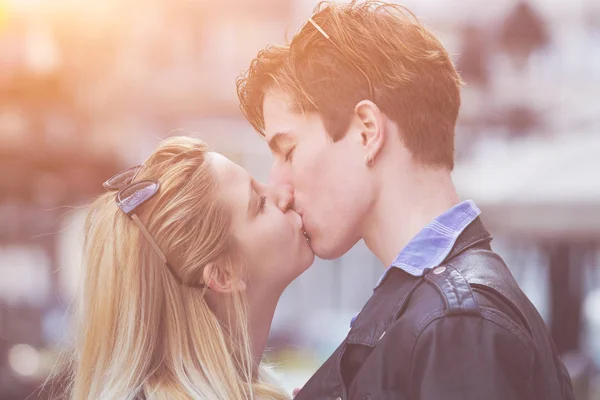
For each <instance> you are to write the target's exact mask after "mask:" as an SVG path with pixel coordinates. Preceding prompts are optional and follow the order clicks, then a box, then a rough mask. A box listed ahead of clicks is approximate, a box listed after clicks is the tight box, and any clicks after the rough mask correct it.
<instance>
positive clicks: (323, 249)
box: [310, 241, 352, 260]
mask: <svg viewBox="0 0 600 400" xmlns="http://www.w3.org/2000/svg"><path fill="white" fill-rule="evenodd" d="M310 247H311V248H312V251H313V253H315V256H317V257H319V258H320V259H322V260H335V259H336V258H340V257H341V256H343V255H344V254H346V252H348V250H350V249H349V248H348V249H346V248H345V246H344V247H342V246H332V245H331V244H327V243H320V242H319V241H316V242H311V243H310ZM350 247H352V246H350Z"/></svg>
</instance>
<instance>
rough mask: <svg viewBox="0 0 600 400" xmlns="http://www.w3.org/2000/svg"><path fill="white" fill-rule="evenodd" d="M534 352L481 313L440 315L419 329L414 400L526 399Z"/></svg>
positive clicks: (412, 381)
mask: <svg viewBox="0 0 600 400" xmlns="http://www.w3.org/2000/svg"><path fill="white" fill-rule="evenodd" d="M533 362H534V353H533V350H532V348H531V345H530V343H529V342H528V339H527V338H526V337H524V336H523V335H519V334H518V332H515V331H511V330H510V327H508V328H507V327H506V326H504V325H503V324H498V323H496V322H495V321H492V320H490V319H486V318H484V317H482V316H480V315H455V316H443V317H440V318H438V319H435V320H433V321H432V322H430V323H429V324H428V325H427V326H425V328H423V329H422V330H421V332H420V333H419V335H418V337H417V341H416V344H415V347H414V349H413V354H412V359H411V365H410V376H409V382H410V385H411V388H410V392H411V398H412V399H415V400H437V399H445V400H453V399H456V400H459V399H460V400H476V399H477V400H480V399H486V400H505V399H514V400H520V399H522V400H526V399H532V398H534V396H533V394H532V393H530V385H529V381H530V374H531V371H532V369H533Z"/></svg>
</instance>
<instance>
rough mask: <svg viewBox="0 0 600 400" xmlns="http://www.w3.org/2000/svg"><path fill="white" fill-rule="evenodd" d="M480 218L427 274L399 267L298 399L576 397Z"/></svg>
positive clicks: (541, 326) (544, 330)
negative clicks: (493, 247)
mask: <svg viewBox="0 0 600 400" xmlns="http://www.w3.org/2000/svg"><path fill="white" fill-rule="evenodd" d="M490 241H491V236H490V235H489V233H488V232H487V231H486V230H485V228H484V227H483V224H482V223H481V221H480V219H476V220H475V221H474V222H473V223H471V224H470V225H469V226H468V227H467V228H466V229H465V231H464V232H463V233H462V234H461V235H460V237H459V238H458V240H457V242H456V244H455V245H454V248H453V249H452V251H451V252H450V254H449V256H448V257H447V258H446V260H445V261H444V262H443V263H442V264H441V265H440V266H438V267H436V268H434V269H433V270H430V271H428V272H427V273H426V274H424V276H423V277H413V276H410V275H409V274H407V273H405V272H403V271H401V270H399V269H394V270H392V271H390V273H389V274H388V275H387V277H386V279H385V280H384V282H383V283H382V284H381V285H380V286H379V287H378V288H377V289H376V290H375V292H374V294H373V296H372V297H371V298H370V299H369V301H368V302H367V304H366V305H365V307H364V308H363V310H362V311H361V313H360V314H359V316H358V318H357V319H356V320H355V322H354V324H353V326H352V328H351V329H350V331H349V333H348V336H347V337H346V339H345V340H344V342H343V343H342V344H341V345H340V346H339V348H338V349H337V350H336V351H335V352H334V353H333V355H332V356H331V357H330V358H329V359H328V360H327V361H326V362H325V364H324V365H323V366H322V367H321V368H320V369H319V370H318V371H317V373H316V374H315V375H314V376H313V377H312V378H311V379H310V380H309V381H308V382H307V383H306V385H305V386H304V387H303V389H302V390H301V391H300V393H299V394H298V395H297V396H296V398H295V399H296V400H308V399H310V400H316V399H318V400H321V399H323V400H324V399H350V400H367V399H373V400H384V399H411V400H412V399H414V400H417V399H419V400H434V399H435V400H438V399H444V400H453V399H456V400H471V399H473V400H475V399H477V400H481V399H485V400H496V399H497V400H500V399H502V400H506V399H522V400H533V399H539V400H542V399H543V400H554V399H556V400H558V399H574V395H573V389H572V385H571V380H570V378H569V375H568V373H567V371H566V369H565V367H564V365H563V364H562V362H561V361H560V359H559V357H558V355H557V353H556V350H555V347H554V343H553V342H552V339H551V337H550V334H549V332H548V330H547V328H546V326H545V324H544V322H543V320H542V318H541V317H540V315H539V314H538V312H537V311H536V309H535V308H534V306H533V305H532V304H531V302H530V301H529V300H528V299H527V297H526V296H525V294H524V293H523V292H522V291H521V289H520V288H519V286H518V285H517V283H516V281H515V280H514V278H513V276H512V275H511V273H510V272H509V270H508V268H507V267H506V265H505V264H504V262H503V261H502V259H501V258H500V257H499V256H498V255H497V254H495V253H494V252H492V251H491V248H490V247H489V242H490Z"/></svg>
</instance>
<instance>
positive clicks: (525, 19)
mask: <svg viewBox="0 0 600 400" xmlns="http://www.w3.org/2000/svg"><path fill="white" fill-rule="evenodd" d="M315 4H316V1H313V0H252V1H251V0H222V1H220V2H216V3H215V2H208V1H204V0H196V1H193V0H168V1H167V0H144V1H140V0H103V1H98V2H90V1H84V0H0V400H21V399H25V398H28V396H29V398H41V399H44V398H46V397H47V395H48V392H49V389H48V388H46V389H45V390H42V391H40V390H36V388H38V387H39V385H40V384H41V383H42V382H43V381H44V379H45V377H46V376H47V374H48V372H49V371H50V370H51V368H52V367H53V365H54V361H55V357H56V352H57V349H58V346H59V345H60V344H61V343H62V342H63V341H64V340H65V338H66V336H65V333H66V328H67V326H68V322H69V319H68V315H67V308H68V307H69V304H70V302H71V301H72V298H73V297H72V296H73V294H74V292H75V290H76V285H77V276H78V272H79V270H80V267H81V266H80V239H81V228H82V219H83V216H84V215H85V205H86V204H87V203H89V202H90V201H91V199H92V198H93V197H94V196H95V195H97V194H99V193H100V192H101V189H102V188H101V183H102V182H103V181H104V180H105V179H106V178H108V177H109V176H111V175H112V174H113V173H115V172H117V171H119V170H122V169H124V168H126V167H129V166H131V165H134V164H137V163H139V162H140V161H143V159H144V158H145V156H146V155H147V154H148V153H149V152H150V151H151V150H152V149H153V148H154V146H155V145H156V144H157V143H158V142H159V141H160V140H161V139H162V138H165V137H167V136H169V135H173V134H192V135H195V136H198V137H200V138H202V139H204V140H206V141H207V142H209V143H210V144H211V145H212V146H213V147H214V148H215V149H216V150H217V151H219V152H222V153H223V154H225V155H227V156H228V157H229V158H231V159H232V160H233V161H235V162H237V163H239V164H240V165H242V166H243V167H245V168H246V169H248V170H249V171H250V172H251V173H252V174H253V175H254V176H255V177H257V178H258V179H259V180H263V181H264V180H266V178H267V176H268V172H269V168H270V164H271V156H270V154H269V152H268V149H267V147H266V146H265V145H264V143H263V142H262V140H261V139H260V138H259V137H258V136H257V135H256V134H255V133H254V132H253V131H252V129H251V127H250V126H249V124H248V123H246V121H245V120H244V119H243V118H242V116H241V114H240V112H239V109H238V103H237V97H236V93H235V78H236V77H237V76H238V75H239V74H240V72H241V71H242V70H245V69H246V68H247V66H248V65H249V62H250V60H251V59H252V57H253V56H254V55H255V54H256V52H257V51H258V50H259V49H261V48H263V47H264V46H265V45H266V44H267V43H281V42H282V41H284V38H285V36H286V34H287V36H288V37H291V36H292V35H293V34H294V33H295V32H296V30H297V29H298V28H299V27H300V26H301V24H302V23H303V22H304V21H305V20H306V18H307V17H308V16H310V15H311V12H312V8H313V7H314V6H315ZM402 4H404V5H407V6H409V7H410V8H411V9H412V10H413V11H414V12H415V13H416V14H417V15H418V16H419V17H421V18H422V20H423V21H424V22H425V24H426V25H428V26H429V27H430V28H432V29H433V30H434V31H435V32H436V33H437V34H438V35H439V37H440V38H441V39H442V41H443V42H444V44H445V45H446V47H447V48H448V49H449V50H450V52H451V53H452V54H453V57H454V60H455V62H456V63H457V65H458V68H459V70H460V71H461V73H462V75H463V77H464V79H465V81H466V82H467V86H466V87H465V89H464V91H463V107H462V109H461V115H460V121H459V125H458V127H457V167H456V171H455V173H454V178H455V181H456V184H457V186H458V188H459V192H460V194H461V196H462V197H463V198H465V199H466V198H472V199H474V200H475V201H476V202H477V204H478V205H479V206H480V207H481V208H482V210H483V219H484V222H485V223H486V224H487V226H488V229H490V230H491V232H492V234H493V235H494V236H495V238H496V239H495V241H494V242H493V246H494V249H495V250H496V251H497V252H498V253H500V255H501V256H503V257H504V258H505V260H506V261H507V263H508V265H509V267H510V268H511V270H512V272H513V274H514V275H515V276H516V278H517V279H518V281H519V283H520V284H521V285H522V287H523V289H524V290H525V292H526V293H527V295H528V296H529V297H530V298H531V300H532V301H533V302H534V304H535V305H536V307H538V309H539V311H540V313H541V314H542V316H543V317H544V319H545V320H546V322H547V323H548V326H549V327H550V330H551V332H552V334H553V336H554V340H555V342H556V345H557V347H558V350H559V352H560V353H561V355H562V356H563V359H564V361H565V363H566V365H567V367H568V369H569V371H570V373H571V375H572V377H573V381H574V383H575V387H576V391H577V398H578V399H579V400H584V399H594V400H598V399H600V379H599V378H598V376H599V371H600V369H599V368H600V179H599V178H598V174H599V173H600V157H598V154H600V101H598V95H599V94H600V2H598V1H597V0H544V1H542V0H535V1H533V0H531V1H529V2H519V1H516V0H497V1H494V2H483V1H480V0H406V1H405V2H403V3H402ZM383 269H384V268H383V266H382V265H381V264H380V263H379V261H378V260H377V259H376V258H375V257H374V256H373V255H371V254H370V253H369V252H368V250H367V249H366V247H365V245H364V244H363V243H359V244H358V245H356V246H355V248H353V249H352V251H350V252H349V253H348V254H347V255H345V256H344V257H342V258H341V259H338V260H334V261H322V260H317V261H316V262H315V265H314V266H313V267H312V268H311V269H310V270H309V271H308V272H306V273H305V274H304V275H303V276H301V277H300V278H299V279H298V280H297V281H296V282H294V283H293V284H292V285H291V286H290V287H289V289H288V290H287V291H286V292H285V293H284V296H283V298H282V299H281V303H280V306H279V308H278V310H277V314H276V317H275V321H274V323H273V331H272V335H271V338H270V342H269V350H268V352H267V358H268V359H269V360H270V361H272V362H274V363H276V371H277V373H278V374H279V376H280V377H281V378H282V380H283V383H284V384H285V386H286V388H288V389H289V390H291V389H292V388H294V387H298V386H301V385H302V384H303V383H304V382H305V381H306V380H307V379H308V377H309V376H310V375H311V374H312V373H313V372H314V371H315V370H316V369H317V367H318V366H319V365H320V363H321V362H323V361H324V360H325V359H326V358H327V357H328V355H329V354H330V353H331V352H332V351H333V350H334V349H335V347H336V345H337V344H338V343H339V342H340V341H341V340H342V339H343V338H344V337H345V335H346V332H347V330H348V326H349V325H348V324H349V321H350V319H351V317H352V316H354V315H355V314H356V313H357V312H358V311H359V310H360V309H361V307H362V305H363V304H364V302H365V301H366V300H367V298H368V297H369V296H370V295H371V293H372V289H373V287H374V286H375V284H376V282H377V280H378V278H379V277H380V275H381V274H382V273H383Z"/></svg>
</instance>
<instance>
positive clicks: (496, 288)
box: [70, 2, 573, 400]
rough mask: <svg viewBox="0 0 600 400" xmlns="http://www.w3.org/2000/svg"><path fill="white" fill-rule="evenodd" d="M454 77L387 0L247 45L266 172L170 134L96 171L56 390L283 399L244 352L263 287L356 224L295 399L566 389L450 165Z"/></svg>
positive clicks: (253, 356)
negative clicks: (355, 302) (352, 299)
mask: <svg viewBox="0 0 600 400" xmlns="http://www.w3.org/2000/svg"><path fill="white" fill-rule="evenodd" d="M460 86H461V80H460V77H459V75H458V73H457V72H456V70H455V68H454V66H453V64H452V62H451V60H450V58H449V56H448V53H447V52H446V50H445V49H444V47H443V46H442V44H441V43H440V42H439V41H438V39H436V38H435V36H434V35H433V34H432V33H431V32H430V31H428V30H427V29H425V28H424V27H423V26H422V25H421V24H420V23H419V22H418V21H417V20H416V18H414V17H413V16H412V15H411V14H410V12H409V11H407V10H406V9H404V8H402V7H400V6H397V5H390V4H385V3H379V2H377V3H374V2H367V3H358V4H357V3H351V4H345V5H341V4H325V5H321V6H319V7H318V8H317V10H316V12H315V14H314V15H313V16H312V18H310V19H309V20H308V22H307V23H306V24H304V26H303V27H302V28H301V30H300V31H299V32H298V34H296V35H295V36H294V37H293V38H292V40H291V42H289V43H288V44H287V45H285V46H271V47H268V48H266V49H265V50H262V51H261V52H259V53H258V55H257V57H256V58H255V59H254V60H253V61H252V63H251V65H250V68H249V70H248V72H247V73H246V74H245V75H244V77H243V78H241V79H240V80H239V81H238V95H239V98H240V101H241V108H242V110H243V113H244V115H245V116H246V118H247V119H248V120H249V122H250V123H251V124H252V125H253V126H254V128H255V129H256V130H257V131H258V132H259V133H260V135H261V136H262V137H264V139H265V141H266V142H267V143H268V145H269V148H270V149H271V151H272V153H273V155H274V160H275V161H274V165H273V171H272V182H271V183H272V186H264V185H262V184H260V183H258V182H256V181H255V180H253V179H252V178H251V177H250V176H249V175H248V173H247V172H246V171H245V170H244V169H242V168H241V167H239V166H237V165H235V164H234V163H232V162H231V161H229V160H227V159H226V158H224V157H223V156H221V155H219V154H216V153H214V152H211V151H209V149H208V148H207V146H206V145H205V144H203V143H202V142H200V141H199V140H195V139H190V138H181V137H179V138H171V139H169V140H166V141H164V142H163V143H161V144H160V145H159V146H158V148H157V149H156V150H155V151H154V152H153V153H152V154H151V155H150V157H149V158H148V159H147V160H146V161H145V162H144V164H143V165H142V166H138V167H134V168H132V169H130V170H128V171H125V172H123V173H121V174H119V175H117V176H115V177H113V178H111V179H110V180H109V181H107V182H106V183H105V185H104V186H105V188H106V190H107V192H106V193H105V194H103V195H102V196H100V197H99V198H98V199H97V200H96V201H95V202H94V203H93V205H92V206H91V210H90V212H89V215H88V218H87V222H86V226H85V230H86V241H85V268H84V279H83V282H84V283H83V285H84V287H83V291H82V296H81V298H80V299H79V300H80V301H79V302H78V309H77V313H76V315H75V317H76V320H77V323H78V325H77V328H76V330H75V333H76V336H75V343H74V345H75V349H74V352H73V356H72V371H73V372H72V378H73V379H72V387H71V388H70V391H71V396H72V398H74V399H78V400H79V399H94V400H99V399H100V400H109V399H110V400H113V399H209V400H212V399H220V400H242V399H286V398H289V395H288V394H287V393H286V392H285V391H284V390H282V389H281V388H280V387H279V386H278V385H277V383H276V381H274V380H272V379H271V378H270V376H269V374H268V372H267V370H266V369H265V368H264V367H263V366H262V365H261V358H262V355H263V351H264V348H265V343H266V341H267V337H268V334H269V329H270V325H271V320H272V318H273V313H274V310H275V307H276V305H277V302H278V299H279V297H280V295H281V294H282V292H283V290H284V289H285V288H286V286H287V285H288V284H289V283H290V282H292V280H294V279H295V278H296V277H297V276H298V275H300V274H301V273H302V272H303V271H305V270H306V269H307V268H308V267H309V266H310V265H311V264H312V262H313V258H314V254H316V255H317V256H319V257H322V258H325V259H332V258H337V257H340V256H341V255H343V254H344V253H345V252H347V251H348V250H349V249H350V248H351V247H352V246H353V245H354V244H355V243H356V242H357V241H359V240H360V239H363V240H364V241H365V243H366V244H367V246H368V247H369V249H370V250H371V251H372V252H373V253H374V254H375V255H376V256H377V257H378V258H379V260H380V261H381V263H382V264H383V265H384V266H385V267H386V268H385V270H384V269H382V274H383V276H382V278H381V280H380V282H379V284H378V286H377V287H376V288H375V290H374V292H373V296H372V297H371V298H370V299H369V301H368V302H367V303H366V305H365V306H364V308H363V310H362V311H361V312H360V314H359V315H358V316H357V318H355V319H354V320H353V321H352V325H351V328H350V331H349V332H348V335H347V337H346V339H345V340H344V341H343V342H342V343H341V345H340V346H339V348H338V349H337V350H336V351H335V353H334V354H333V355H332V356H331V357H330V358H329V360H328V361H326V363H325V364H324V365H323V366H322V367H321V368H320V369H319V370H318V371H317V372H316V374H315V375H314V376H313V377H312V378H311V379H310V380H309V381H308V382H307V383H306V385H305V386H304V387H303V388H302V390H301V391H300V392H299V393H298V394H297V396H296V399H301V400H305V399H319V400H320V399H356V400H364V399H374V400H375V399H377V400H379V399H422V400H425V399H427V400H434V399H460V400H470V399H473V400H474V399H486V400H489V399H498V400H500V399H502V400H505V399H523V400H525V399H527V400H530V399H544V400H552V399H573V394H572V388H571V381H570V378H569V376H568V374H567V372H566V370H565V367H564V366H563V364H562V362H561V361H560V359H559V357H558V355H557V353H556V351H555V348H554V345H553V343H552V339H551V337H550V335H549V334H548V331H547V329H546V327H545V325H544V322H543V321H542V319H541V317H540V316H539V314H538V313H537V311H536V310H535V308H534V307H533V305H532V304H531V303H530V302H529V301H528V299H527V298H526V296H525V295H524V294H523V292H522V291H521V290H520V289H519V287H518V285H517V283H516V282H515V280H514V279H513V277H512V276H511V274H510V272H509V270H508V269H507V267H506V265H505V264H504V263H503V261H502V259H501V258H500V257H499V256H498V255H497V254H495V253H494V252H493V251H492V250H491V248H490V241H491V236H490V234H489V233H488V232H487V231H486V230H485V228H484V226H483V224H482V222H481V220H480V218H479V214H480V211H479V209H478V208H477V207H476V205H475V204H474V203H473V202H472V201H464V202H461V201H460V200H459V197H458V195H457V193H456V190H455V188H454V185H453V183H452V180H451V177H450V173H451V171H452V168H453V163H454V159H453V153H454V144H453V143H454V128H455V122H456V118H457V114H458V110H459V104H460ZM313 252H314V254H313Z"/></svg>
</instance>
